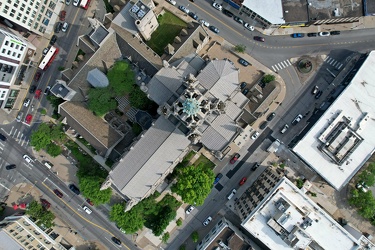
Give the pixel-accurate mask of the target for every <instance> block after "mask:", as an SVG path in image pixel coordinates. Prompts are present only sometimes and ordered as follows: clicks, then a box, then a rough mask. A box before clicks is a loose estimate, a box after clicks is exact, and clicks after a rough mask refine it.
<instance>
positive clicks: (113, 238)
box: [111, 237, 121, 246]
mask: <svg viewBox="0 0 375 250" xmlns="http://www.w3.org/2000/svg"><path fill="white" fill-rule="evenodd" d="M111 240H112V241H113V242H114V243H116V244H117V245H119V246H121V241H120V240H119V239H117V238H116V237H112V238H111Z"/></svg>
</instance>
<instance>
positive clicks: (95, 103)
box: [88, 87, 117, 116]
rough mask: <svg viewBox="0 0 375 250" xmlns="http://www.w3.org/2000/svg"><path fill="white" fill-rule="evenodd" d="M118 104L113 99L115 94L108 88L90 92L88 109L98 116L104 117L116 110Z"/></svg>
mask: <svg viewBox="0 0 375 250" xmlns="http://www.w3.org/2000/svg"><path fill="white" fill-rule="evenodd" d="M116 106H117V102H116V100H115V99H114V97H113V92H112V91H111V89H110V88H109V87H107V88H97V89H95V88H91V89H90V91H89V101H88V108H89V110H91V111H93V112H94V113H95V115H97V116H103V115H105V114H106V113H107V112H109V111H110V110H113V109H115V108H116Z"/></svg>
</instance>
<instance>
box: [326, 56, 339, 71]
mask: <svg viewBox="0 0 375 250" xmlns="http://www.w3.org/2000/svg"><path fill="white" fill-rule="evenodd" d="M324 62H326V63H328V64H329V65H332V66H333V67H335V68H336V69H341V68H342V66H343V64H342V63H340V62H339V61H337V60H335V59H333V58H332V57H329V56H327V57H326V58H325V59H324Z"/></svg>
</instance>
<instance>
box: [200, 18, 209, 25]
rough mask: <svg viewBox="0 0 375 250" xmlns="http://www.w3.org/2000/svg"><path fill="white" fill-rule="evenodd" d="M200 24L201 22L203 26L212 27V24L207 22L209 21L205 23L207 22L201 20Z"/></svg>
mask: <svg viewBox="0 0 375 250" xmlns="http://www.w3.org/2000/svg"><path fill="white" fill-rule="evenodd" d="M199 22H200V23H201V24H203V26H206V27H209V26H210V23H209V22H207V21H205V20H203V19H200V20H199Z"/></svg>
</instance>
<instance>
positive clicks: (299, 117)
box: [292, 114, 303, 125]
mask: <svg viewBox="0 0 375 250" xmlns="http://www.w3.org/2000/svg"><path fill="white" fill-rule="evenodd" d="M302 118H303V116H302V115H301V114H299V115H297V116H296V117H295V118H294V120H293V121H292V125H296V124H297V123H299V122H300V121H301V120H302Z"/></svg>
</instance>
